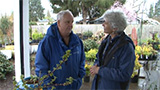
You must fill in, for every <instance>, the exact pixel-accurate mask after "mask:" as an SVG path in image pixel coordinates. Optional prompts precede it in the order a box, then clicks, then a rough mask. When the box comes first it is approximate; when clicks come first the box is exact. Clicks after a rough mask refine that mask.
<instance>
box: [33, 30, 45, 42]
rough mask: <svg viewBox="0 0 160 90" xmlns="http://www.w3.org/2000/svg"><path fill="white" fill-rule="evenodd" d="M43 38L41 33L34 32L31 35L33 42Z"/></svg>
mask: <svg viewBox="0 0 160 90" xmlns="http://www.w3.org/2000/svg"><path fill="white" fill-rule="evenodd" d="M43 37H44V36H43V34H42V33H38V32H34V33H33V34H32V39H33V40H41V39H42V38H43Z"/></svg>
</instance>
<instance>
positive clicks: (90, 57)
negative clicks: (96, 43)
mask: <svg viewBox="0 0 160 90" xmlns="http://www.w3.org/2000/svg"><path fill="white" fill-rule="evenodd" d="M97 52H98V49H91V50H89V51H88V52H85V55H86V60H87V61H93V60H95V59H96V54H97Z"/></svg>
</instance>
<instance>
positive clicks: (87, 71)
mask: <svg viewBox="0 0 160 90" xmlns="http://www.w3.org/2000/svg"><path fill="white" fill-rule="evenodd" d="M90 68H91V65H90V64H85V69H86V75H85V76H84V82H89V81H90Z"/></svg>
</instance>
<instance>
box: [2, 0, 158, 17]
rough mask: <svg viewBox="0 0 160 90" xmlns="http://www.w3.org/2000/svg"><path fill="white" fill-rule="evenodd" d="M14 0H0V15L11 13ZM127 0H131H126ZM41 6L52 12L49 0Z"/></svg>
mask: <svg viewBox="0 0 160 90" xmlns="http://www.w3.org/2000/svg"><path fill="white" fill-rule="evenodd" d="M14 1H15V0H0V16H3V15H5V14H7V15H11V13H12V12H13V11H14ZM127 1H133V0H127ZM146 1H147V3H146V7H148V8H149V7H150V4H155V2H157V1H158V0H146ZM41 4H42V6H43V7H44V8H45V11H44V13H45V14H46V13H47V11H48V10H49V11H50V12H51V14H52V8H51V7H50V2H49V0H41Z"/></svg>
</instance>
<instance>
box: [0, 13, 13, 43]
mask: <svg viewBox="0 0 160 90" xmlns="http://www.w3.org/2000/svg"><path fill="white" fill-rule="evenodd" d="M11 27H12V22H11V21H10V20H9V17H7V16H6V15H5V16H2V17H1V19H0V30H1V31H0V32H1V33H0V36H1V39H2V43H3V44H4V43H5V40H4V38H5V37H4V36H6V35H7V33H8V32H9V29H10V28H11ZM7 38H9V37H7Z"/></svg>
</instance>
